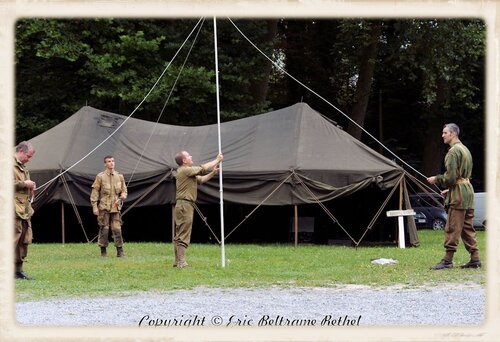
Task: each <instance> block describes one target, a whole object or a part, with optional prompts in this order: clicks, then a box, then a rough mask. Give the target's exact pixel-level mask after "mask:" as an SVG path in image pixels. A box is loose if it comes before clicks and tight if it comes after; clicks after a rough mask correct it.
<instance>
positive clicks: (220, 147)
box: [214, 17, 226, 267]
mask: <svg viewBox="0 0 500 342" xmlns="http://www.w3.org/2000/svg"><path fill="white" fill-rule="evenodd" d="M214 52H215V85H216V92H215V94H216V98H217V135H218V143H219V153H222V143H221V136H220V101H219V60H218V55H217V20H216V18H215V17H214ZM222 189H223V187H222V163H221V164H219V194H220V241H221V266H222V267H226V256H225V253H226V252H225V248H224V205H223V204H224V199H223V190H222Z"/></svg>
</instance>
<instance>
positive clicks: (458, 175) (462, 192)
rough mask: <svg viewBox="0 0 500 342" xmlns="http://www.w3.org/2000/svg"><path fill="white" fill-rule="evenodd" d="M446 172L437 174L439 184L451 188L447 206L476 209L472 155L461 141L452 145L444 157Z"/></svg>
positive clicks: (446, 202) (446, 201)
mask: <svg viewBox="0 0 500 342" xmlns="http://www.w3.org/2000/svg"><path fill="white" fill-rule="evenodd" d="M444 165H445V168H446V172H445V173H444V174H443V175H437V176H436V179H437V184H438V185H439V186H440V187H442V188H447V189H449V191H448V193H447V194H446V197H445V202H444V203H445V206H447V207H448V206H449V207H451V208H455V209H474V188H473V187H472V184H471V183H470V177H471V175H472V155H471V153H470V151H469V149H468V148H467V147H465V146H464V145H463V144H462V143H461V142H460V141H458V142H456V143H455V144H454V145H453V146H451V147H450V149H449V150H448V153H447V154H446V156H445V158H444Z"/></svg>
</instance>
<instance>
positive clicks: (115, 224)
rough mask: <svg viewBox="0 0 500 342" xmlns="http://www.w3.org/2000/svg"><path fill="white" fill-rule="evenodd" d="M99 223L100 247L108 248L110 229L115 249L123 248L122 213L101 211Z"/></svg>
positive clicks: (98, 218) (98, 217)
mask: <svg viewBox="0 0 500 342" xmlns="http://www.w3.org/2000/svg"><path fill="white" fill-rule="evenodd" d="M97 223H98V224H99V239H98V241H97V244H98V245H99V247H108V244H109V229H110V228H111V235H112V236H113V241H114V243H115V247H122V246H123V237H122V219H121V213H120V212H116V213H110V212H109V211H107V210H99V215H98V216H97Z"/></svg>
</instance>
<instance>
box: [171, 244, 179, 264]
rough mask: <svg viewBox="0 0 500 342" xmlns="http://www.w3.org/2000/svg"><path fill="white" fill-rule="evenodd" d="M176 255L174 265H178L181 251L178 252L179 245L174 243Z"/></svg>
mask: <svg viewBox="0 0 500 342" xmlns="http://www.w3.org/2000/svg"><path fill="white" fill-rule="evenodd" d="M174 255H175V261H174V264H173V265H172V267H177V263H178V262H179V253H177V245H176V244H175V243H174Z"/></svg>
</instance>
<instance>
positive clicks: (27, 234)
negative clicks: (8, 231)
mask: <svg viewBox="0 0 500 342" xmlns="http://www.w3.org/2000/svg"><path fill="white" fill-rule="evenodd" d="M32 241H33V231H32V229H31V221H27V220H21V219H20V218H18V217H16V218H15V222H14V264H15V271H16V272H22V271H23V263H24V262H25V261H26V257H27V256H28V245H29V244H31V242H32Z"/></svg>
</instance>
